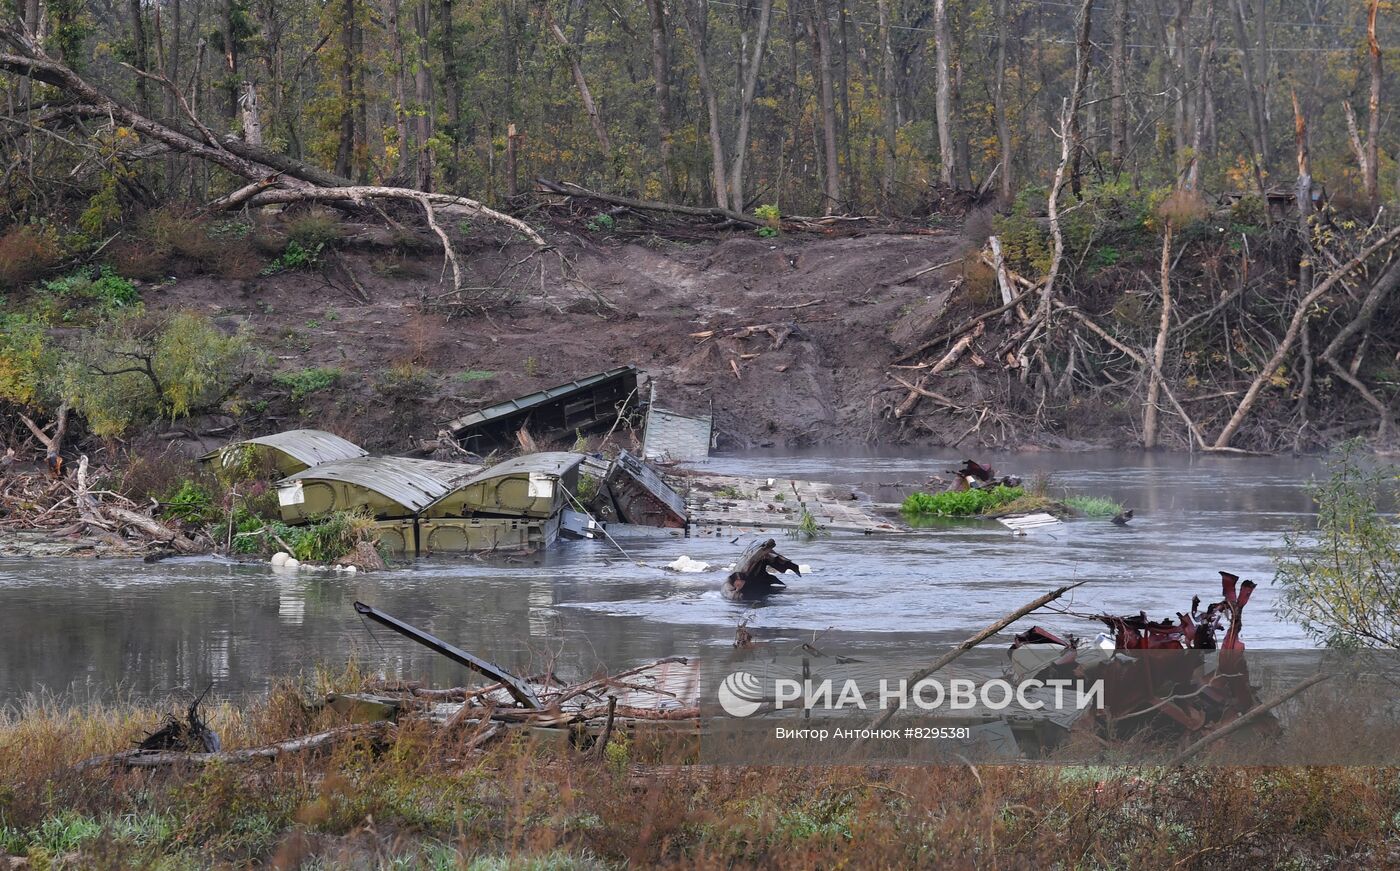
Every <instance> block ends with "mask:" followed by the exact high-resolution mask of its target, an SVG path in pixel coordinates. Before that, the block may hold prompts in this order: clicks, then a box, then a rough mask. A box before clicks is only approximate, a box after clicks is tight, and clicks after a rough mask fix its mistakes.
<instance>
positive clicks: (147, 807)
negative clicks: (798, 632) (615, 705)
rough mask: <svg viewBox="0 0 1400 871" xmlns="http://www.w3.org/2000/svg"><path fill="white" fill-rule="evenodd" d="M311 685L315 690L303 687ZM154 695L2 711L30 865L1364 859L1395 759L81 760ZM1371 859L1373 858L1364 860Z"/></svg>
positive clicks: (14, 819) (284, 704)
mask: <svg viewBox="0 0 1400 871" xmlns="http://www.w3.org/2000/svg"><path fill="white" fill-rule="evenodd" d="M363 681H364V677H363V675H361V674H360V673H359V672H357V671H355V670H354V669H350V670H347V671H345V672H326V673H322V674H321V675H319V676H317V677H316V678H314V679H308V680H307V681H305V682H288V683H285V684H282V685H280V686H279V687H278V688H277V689H276V690H274V691H273V692H271V693H269V694H268V695H266V696H263V697H260V698H256V699H252V700H250V701H248V702H247V703H245V704H242V705H231V704H219V705H214V706H211V708H210V711H209V719H210V721H211V722H212V724H213V725H214V727H215V728H216V729H217V730H218V731H219V732H220V734H221V735H222V736H223V737H224V743H225V746H226V747H229V748H238V747H244V746H250V745H256V744H262V743H268V742H271V741H275V740H282V739H285V738H289V737H292V736H295V735H300V734H306V733H307V732H310V731H313V730H319V729H322V728H327V727H331V726H334V725H337V724H338V723H339V722H340V721H339V720H337V717H338V715H337V714H335V713H334V712H333V711H330V710H329V709H326V708H317V707H316V706H314V705H309V704H308V702H309V701H312V700H314V699H315V698H316V696H317V694H319V693H320V692H322V691H324V690H325V689H327V688H328V687H332V686H333V687H335V688H338V689H342V690H343V689H352V688H356V687H358V686H363ZM313 691H314V692H313ZM164 712H165V707H164V706H145V705H142V704H139V703H135V702H120V703H113V704H111V705H99V704H90V705H76V706H67V705H64V704H63V703H61V702H60V701H58V700H55V699H53V698H52V697H50V698H43V699H40V698H32V699H30V700H28V701H26V702H24V703H22V704H19V705H15V706H12V707H10V708H9V709H7V710H5V711H4V712H3V713H0V850H3V851H6V852H9V853H13V854H18V855H23V856H26V857H28V858H30V860H31V867H35V868H38V867H52V866H53V865H55V864H58V863H56V862H55V859H57V858H58V857H66V858H65V859H64V862H63V863H62V864H63V865H64V866H65V867H83V868H132V867H141V868H208V867H246V866H249V865H253V864H268V865H274V866H276V867H283V868H292V867H303V868H345V867H362V868H443V869H448V868H460V867H467V868H479V869H483V871H486V869H505V868H511V869H515V868H538V869H600V868H622V867H675V868H696V869H718V868H735V867H760V866H761V867H772V868H811V867H935V866H936V867H957V868H961V867H991V866H994V865H996V866H1000V867H1007V868H1020V867H1065V868H1071V867H1074V868H1090V867H1093V868H1109V867H1112V868H1160V867H1177V866H1179V867H1188V868H1233V867H1244V866H1248V867H1278V866H1280V865H1283V864H1287V865H1289V867H1336V866H1346V867H1367V866H1370V867H1374V866H1375V865H1376V864H1377V857H1385V856H1390V855H1392V853H1391V852H1390V851H1391V850H1392V848H1393V843H1394V842H1393V838H1394V832H1395V820H1396V819H1397V813H1400V772H1397V771H1396V770H1393V769H1380V768H1375V769H1368V768H1326V769H1322V768H1319V769H1306V768H1249V769H1246V768H1219V767H1216V768H1179V769H1163V768H1149V767H1136V768H1122V769H1118V768H1111V767H1087V766H1080V767H1064V768H1055V767H1049V766H1014V765H1006V766H980V767H977V768H974V767H973V766H971V765H957V766H926V767H917V768H916V767H884V768H879V767H835V766H811V767H799V766H790V767H776V766H770V767H758V768H740V767H707V766H690V765H687V764H685V759H686V757H685V756H683V755H678V754H677V753H675V752H674V751H673V750H672V749H669V748H670V745H667V744H665V743H651V742H649V741H648V739H646V738H645V737H644V736H642V735H634V736H632V737H631V738H630V739H629V740H627V741H626V742H619V743H618V745H617V747H616V752H612V751H613V749H614V748H613V747H610V748H609V751H610V752H609V753H607V754H605V758H603V759H599V758H597V757H596V756H594V755H592V754H587V755H585V754H582V753H579V752H577V751H574V750H572V749H570V748H569V747H568V746H567V744H565V743H562V742H554V741H542V740H532V739H529V738H525V737H520V738H518V739H507V740H505V741H501V742H497V743H495V744H492V745H489V746H488V748H487V749H486V750H485V751H471V750H468V749H467V748H466V742H467V741H469V740H470V739H471V738H472V736H473V730H472V729H470V728H467V729H462V730H446V729H439V728H429V727H428V726H426V725H425V724H423V723H421V722H411V721H404V722H402V723H400V725H399V726H398V729H397V730H396V732H395V733H394V734H393V735H392V737H391V738H390V739H388V743H387V744H386V745H385V746H381V747H376V746H372V745H370V744H368V743H364V744H352V745H342V746H339V747H337V748H336V749H334V750H331V751H328V752H325V753H322V754H319V755H310V754H303V755H297V756H288V757H283V758H280V759H278V760H276V761H273V762H266V763H259V764H257V765H246V766H240V765H226V766H208V767H203V768H200V767H188V768H170V769H165V770H160V771H156V772H137V771H123V770H117V769H112V770H104V769H100V768H93V769H86V770H77V769H74V768H73V763H75V762H77V761H79V760H81V759H83V758H85V757H87V756H90V755H93V754H95V753H106V752H112V751H116V750H121V749H125V748H127V747H130V746H131V741H132V740H133V739H134V738H136V737H139V736H140V734H141V733H142V732H143V731H144V730H145V729H148V728H151V727H152V726H154V725H155V724H156V722H158V720H159V718H160V715H161V714H163V713H164ZM1379 864H1382V865H1384V864H1386V862H1385V861H1380V862H1379Z"/></svg>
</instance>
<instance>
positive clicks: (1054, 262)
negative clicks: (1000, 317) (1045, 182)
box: [1037, 0, 1094, 338]
mask: <svg viewBox="0 0 1400 871" xmlns="http://www.w3.org/2000/svg"><path fill="white" fill-rule="evenodd" d="M1093 5H1094V0H1084V3H1083V5H1081V6H1080V8H1079V19H1078V21H1079V26H1080V28H1081V30H1083V29H1087V28H1088V26H1089V15H1090V11H1091V9H1092V8H1093ZM1087 75H1088V74H1087V72H1086V71H1085V70H1084V67H1083V65H1082V64H1081V65H1078V66H1077V69H1076V72H1075V75H1074V89H1073V90H1072V91H1070V96H1069V99H1068V100H1066V101H1065V103H1064V108H1063V111H1062V112H1061V113H1060V130H1059V137H1060V162H1059V164H1058V165H1056V167H1055V181H1054V183H1053V184H1051V186H1050V198H1049V203H1048V209H1047V210H1048V211H1049V213H1050V235H1051V237H1052V239H1053V240H1054V249H1053V252H1052V254H1051V257H1050V269H1049V270H1048V271H1047V272H1046V275H1045V287H1044V288H1043V289H1042V290H1041V297H1040V299H1041V302H1040V312H1039V314H1038V315H1037V317H1038V318H1039V320H1040V322H1041V325H1042V326H1043V327H1044V329H1045V334H1046V336H1047V338H1048V337H1049V336H1051V335H1053V331H1052V330H1051V328H1050V318H1051V314H1052V312H1053V306H1054V303H1055V282H1056V280H1057V279H1058V278H1059V274H1060V266H1061V264H1062V262H1063V260H1064V256H1065V236H1064V232H1063V231H1062V229H1061V227H1060V191H1061V190H1062V189H1063V188H1064V186H1065V175H1066V174H1067V173H1068V172H1069V166H1070V160H1071V156H1072V152H1073V150H1074V148H1075V144H1074V142H1073V135H1072V133H1071V131H1072V130H1073V129H1074V125H1073V123H1072V122H1071V119H1072V118H1073V117H1074V116H1075V115H1077V114H1078V113H1079V104H1080V102H1081V101H1082V100H1083V99H1084V81H1085V79H1086V78H1087Z"/></svg>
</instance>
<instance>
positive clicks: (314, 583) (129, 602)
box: [0, 449, 1322, 700]
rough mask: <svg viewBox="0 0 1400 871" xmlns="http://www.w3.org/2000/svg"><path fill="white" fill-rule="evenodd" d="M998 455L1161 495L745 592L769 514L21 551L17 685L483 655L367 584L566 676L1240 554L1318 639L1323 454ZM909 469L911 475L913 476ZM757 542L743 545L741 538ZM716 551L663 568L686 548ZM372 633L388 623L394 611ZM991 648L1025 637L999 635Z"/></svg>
mask: <svg viewBox="0 0 1400 871" xmlns="http://www.w3.org/2000/svg"><path fill="white" fill-rule="evenodd" d="M961 458H962V454H960V453H957V452H953V451H947V450H940V451H936V452H924V453H919V454H915V453H910V452H902V453H901V452H867V451H864V450H859V449H858V450H855V451H850V452H839V451H835V450H832V449H825V450H822V451H820V452H815V451H814V452H806V453H792V452H787V453H783V454H764V453H749V454H745V455H742V456H725V457H716V458H714V459H713V460H712V461H711V462H710V463H709V464H708V466H707V471H715V472H722V473H729V474H742V475H751V476H754V477H769V476H771V477H794V478H806V479H811V480H819V481H832V482H840V483H850V484H853V485H855V486H856V487H857V488H858V489H860V490H862V491H864V492H866V493H869V494H870V495H871V496H872V497H873V498H875V499H876V500H877V501H881V502H895V501H898V499H899V498H900V497H901V496H902V495H903V493H904V492H907V489H908V488H909V487H911V486H918V485H921V484H922V483H923V482H924V481H926V480H927V479H928V478H929V477H930V476H932V475H935V474H938V473H940V472H941V471H942V470H943V469H947V468H952V467H954V466H956V465H957V464H958V462H959V461H960V460H961ZM978 459H981V460H983V461H986V462H990V463H992V464H993V465H994V466H996V468H997V470H998V473H1011V474H1019V475H1021V476H1022V477H1024V478H1026V479H1027V480H1029V479H1030V478H1031V476H1032V475H1034V474H1035V473H1036V472H1038V471H1043V472H1047V473H1049V474H1050V475H1051V479H1052V482H1053V483H1052V495H1060V494H1061V492H1062V491H1063V490H1068V492H1070V493H1076V494H1084V495H1093V496H1106V497H1109V498H1112V499H1115V500H1117V501H1119V502H1121V503H1123V504H1124V505H1126V506H1129V507H1132V508H1134V509H1136V511H1137V518H1136V519H1135V520H1134V521H1133V522H1132V523H1131V524H1130V525H1129V526H1128V527H1126V528H1120V527H1116V526H1114V525H1112V524H1110V523H1108V522H1107V521H1106V520H1079V521H1072V522H1070V523H1067V524H1064V525H1062V526H1059V527H1055V528H1052V529H1050V530H1047V531H1038V532H1033V533H1031V534H1030V535H1028V536H1025V537H1013V536H1011V535H1010V534H1009V533H1008V532H1007V530H1006V529H1005V528H1004V527H1002V526H1001V525H1000V524H996V523H970V524H969V523H939V524H937V525H934V526H932V527H930V528H927V529H923V530H919V531H917V532H914V533H909V534H903V535H897V536H872V537H865V536H853V535H846V534H836V535H832V536H830V537H823V538H818V539H815V540H812V541H797V540H794V539H789V538H787V537H785V536H784V534H783V532H782V531H781V530H773V531H771V532H770V533H768V534H762V533H760V534H759V536H761V537H774V538H777V539H778V542H779V550H780V551H781V552H783V553H784V554H785V555H787V556H789V557H790V558H792V559H793V560H795V561H796V562H798V563H801V564H804V565H809V566H811V567H812V571H811V572H810V573H809V574H805V575H804V576H803V577H802V578H789V580H788V582H789V592H787V593H785V594H783V595H780V596H777V597H775V598H774V599H773V600H771V601H770V602H768V603H765V604H762V605H745V604H737V603H731V602H727V601H725V600H724V599H722V598H720V596H719V592H718V588H719V584H720V581H721V580H722V578H723V572H722V571H719V570H718V569H720V568H722V567H724V566H727V565H728V564H729V563H731V562H733V561H734V560H735V559H736V558H737V557H738V555H739V554H740V553H742V551H743V549H744V548H745V547H746V546H748V544H749V543H751V542H752V540H753V539H754V537H755V535H754V534H749V533H745V534H740V533H735V532H726V534H724V535H722V536H706V537H700V538H689V539H688V538H684V537H680V536H678V535H673V534H671V533H668V532H661V531H648V532H646V533H643V534H632V535H626V536H621V537H620V538H619V544H620V546H621V547H622V548H623V549H624V550H625V551H626V552H627V554H628V555H629V556H630V557H631V558H632V559H634V560H637V561H639V562H641V563H642V564H643V565H637V564H635V563H633V562H631V561H629V560H628V559H627V558H626V557H624V556H623V555H622V554H621V553H619V551H618V548H617V547H615V546H614V545H613V544H611V543H609V542H607V541H606V540H597V541H575V542H564V543H561V544H560V545H559V546H558V547H556V548H555V549H553V550H552V551H549V552H546V553H543V554H538V555H535V556H532V557H526V558H520V559H515V560H499V559H498V560H493V561H489V562H488V561H483V560H477V559H464V558H452V559H430V560H421V561H419V562H418V563H417V564H415V565H413V566H411V567H408V568H402V569H395V570H392V571H387V572H378V573H374V574H358V575H345V574H335V573H330V572H311V571H302V572H292V571H287V570H276V569H272V568H271V567H269V566H266V565H263V564H240V563H234V562H229V561H226V560H223V559H219V558H213V557H209V558H189V559H171V560H166V561H164V562H160V563H156V564H152V565H147V564H144V563H140V562H132V561H84V560H69V559H63V560H59V559H46V560H3V559H0V700H12V699H14V698H16V697H17V696H19V695H22V694H24V693H27V692H30V691H35V690H40V689H47V690H51V691H55V692H71V693H73V694H74V695H75V696H77V697H79V698H84V697H88V696H95V697H101V698H111V697H113V696H115V695H119V694H134V695H138V696H162V695H165V694H167V693H170V692H172V691H174V690H176V689H179V688H190V687H194V688H197V689H202V688H203V686H204V685H205V684H206V683H208V682H210V681H212V682H213V683H214V686H215V691H216V693H218V694H220V695H237V694H240V693H244V692H251V691H257V690H261V689H264V688H266V687H267V686H268V685H269V684H270V683H271V682H273V681H274V680H276V679H278V678H281V677H285V676H288V675H296V674H298V673H309V672H310V671H311V670H312V669H313V668H314V667H315V666H316V664H317V663H326V664H329V665H330V666H332V667H338V666H340V665H342V664H344V662H345V661H346V660H347V659H348V658H349V657H351V656H354V657H356V658H357V659H358V660H359V661H360V662H361V664H362V665H363V666H364V667H365V668H367V669H370V670H374V671H381V670H382V671H384V672H386V673H387V674H389V675H392V676H402V677H406V678H413V679H423V680H428V681H431V682H433V683H436V684H439V685H443V686H448V685H461V684H463V683H468V682H471V676H470V675H469V674H467V673H466V672H465V671H464V670H463V669H462V668H460V667H459V666H457V665H455V664H453V663H451V662H448V661H447V660H445V659H443V658H441V657H438V656H435V655H434V654H432V653H430V652H428V651H427V650H424V649H423V648H421V647H419V646H417V645H415V644H413V643H412V642H409V641H407V640H406V639H402V638H400V637H398V636H396V635H394V634H393V633H391V632H389V631H388V630H386V629H383V628H380V627H376V626H367V625H366V624H364V623H362V622H361V621H360V619H359V618H358V617H357V616H356V615H355V614H354V611H353V610H352V608H351V603H352V602H353V601H355V600H356V599H360V600H363V601H365V602H368V603H370V604H373V605H375V606H377V607H379V608H381V609H383V610H385V611H388V612H389V613H391V614H394V615H395V616H398V617H400V618H402V619H404V620H407V621H409V622H410V623H413V624H415V625H417V626H419V627H420V628H423V629H425V630H427V631H430V632H433V633H435V634H437V635H439V636H440V637H442V638H443V639H445V640H448V641H451V642H453V643H455V644H457V645H459V646H461V647H463V648H466V649H468V650H470V651H472V652H474V653H477V654H479V655H481V656H484V657H486V658H488V659H492V660H494V661H496V662H497V663H499V664H501V665H503V666H505V667H507V668H513V669H516V670H518V671H521V672H535V671H542V670H544V669H546V668H550V667H552V668H553V669H554V670H555V671H556V672H557V673H559V674H560V675H562V676H566V677H567V676H569V675H578V674H584V673H592V672H593V671H595V670H596V669H598V668H600V667H606V668H609V669H619V668H623V667H625V666H627V665H629V664H632V663H635V662H638V661H643V660H648V659H652V658H655V657H660V656H665V655H670V654H682V655H689V654H694V653H696V652H697V651H705V652H712V653H713V655H715V656H722V655H724V654H725V653H726V651H727V650H728V649H729V648H730V646H731V644H732V641H733V638H734V628H735V625H736V624H737V623H738V622H739V621H740V620H741V619H743V618H744V617H745V616H748V617H749V627H750V630H751V631H752V632H753V633H754V635H755V637H756V638H758V639H759V640H766V641H772V642H775V643H776V644H779V645H788V644H792V645H796V644H798V643H801V642H804V641H808V642H810V641H815V644H816V645H817V646H818V647H819V648H821V649H822V650H823V651H826V652H837V653H858V654H862V655H866V656H869V655H872V654H878V653H880V652H882V651H883V652H889V653H898V654H900V655H901V656H904V655H908V654H910V653H911V652H914V653H917V652H918V651H921V650H923V649H929V650H934V649H937V648H938V647H939V646H940V645H945V644H947V643H949V642H953V641H957V640H961V639H962V638H964V637H966V636H967V635H969V634H971V633H972V632H974V631H976V630H978V629H981V628H982V627H984V626H986V625H987V624H988V623H991V622H992V621H994V620H996V619H997V618H999V617H1001V616H1002V615H1004V614H1005V613H1007V612H1008V611H1011V610H1013V609H1014V608H1016V607H1018V606H1019V605H1021V604H1024V603H1025V602H1027V601H1029V600H1031V599H1033V598H1035V597H1036V596H1038V595H1040V594H1041V593H1043V592H1046V591H1048V590H1051V589H1053V588H1055V587H1058V586H1061V585H1063V584H1065V583H1068V582H1071V581H1076V580H1085V581H1087V583H1086V584H1085V585H1084V586H1083V587H1080V588H1079V589H1078V590H1076V591H1074V593H1073V594H1072V597H1067V598H1066V599H1065V600H1062V602H1061V603H1060V604H1061V605H1063V607H1064V608H1066V609H1067V610H1069V611H1073V612H1078V613H1096V612H1100V611H1105V612H1109V613H1121V614H1132V613H1137V612H1138V611H1139V610H1145V611H1146V612H1147V613H1148V615H1149V616H1152V617H1154V618H1164V617H1174V616H1175V615H1176V613H1177V612H1178V611H1184V610H1186V609H1187V608H1188V607H1189V605H1190V602H1191V596H1192V595H1195V594H1199V595H1200V596H1201V597H1202V599H1205V600H1212V599H1214V598H1217V597H1218V596H1219V594H1220V582H1219V576H1218V574H1217V572H1218V571H1220V570H1227V571H1231V572H1234V573H1236V574H1238V575H1241V576H1242V577H1245V578H1251V579H1253V580H1255V581H1258V582H1259V584H1260V588H1259V590H1258V592H1257V593H1256V594H1255V597H1254V599H1253V600H1251V602H1250V604H1249V607H1248V609H1247V610H1246V611H1245V619H1244V625H1245V631H1244V638H1245V641H1246V643H1248V644H1249V646H1250V647H1253V648H1256V649H1259V648H1266V647H1267V648H1280V647H1305V646H1310V645H1309V642H1308V640H1307V638H1306V637H1305V636H1304V635H1303V634H1302V632H1301V631H1300V630H1299V629H1298V628H1297V627H1296V626H1293V625H1291V624H1288V623H1285V622H1282V621H1281V620H1280V619H1279V617H1278V616H1277V615H1276V614H1275V613H1274V603H1275V602H1276V600H1277V598H1278V597H1277V591H1276V589H1275V588H1274V587H1273V586H1272V583H1271V582H1272V579H1273V550H1274V549H1275V548H1277V547H1278V546H1279V544H1280V543H1281V538H1282V534H1283V533H1284V532H1285V531H1287V530H1288V529H1290V528H1292V527H1293V526H1294V525H1296V524H1300V523H1304V522H1306V521H1307V520H1308V519H1309V513H1310V511H1311V502H1310V500H1309V499H1308V496H1307V492H1306V486H1307V484H1308V482H1309V481H1310V479H1312V478H1313V477H1315V476H1318V477H1320V476H1321V475H1322V467H1321V464H1320V463H1319V462H1318V461H1316V460H1306V459H1304V460H1298V459H1291V458H1251V457H1216V456H1212V457H1188V456H1185V455H1176V454H1170V455H1167V454H1163V455H1151V454H1142V453H1139V452H1094V453H1074V454H1063V453H1020V454H1007V455H997V454H979V455H978ZM892 485H902V486H892ZM740 535H741V537H740V538H739V540H738V541H733V539H734V538H735V537H736V536H740ZM682 554H684V555H687V556H689V557H691V558H693V559H697V560H702V561H705V562H709V563H711V564H712V565H714V566H715V568H716V571H712V572H709V573H698V574H677V573H674V572H670V571H666V570H665V569H662V568H661V566H663V565H664V564H666V563H669V562H671V561H672V560H674V559H675V558H676V557H678V556H680V555H682ZM1032 623H1038V624H1040V625H1043V626H1046V627H1047V628H1051V629H1053V630H1055V631H1059V632H1065V633H1074V634H1079V635H1086V634H1093V633H1094V632H1096V631H1098V626H1097V624H1095V623H1093V622H1092V621H1089V620H1086V619H1083V618H1080V617H1075V616H1071V615H1067V614H1059V613H1043V614H1038V615H1036V616H1035V617H1033V618H1028V619H1027V620H1025V621H1023V623H1022V624H1019V626H1018V628H1026V627H1028V626H1030V625H1031V624H1032ZM371 630H372V631H371ZM987 646H988V647H989V648H999V647H1001V646H1002V645H1001V642H998V641H994V642H989V644H988V645H987Z"/></svg>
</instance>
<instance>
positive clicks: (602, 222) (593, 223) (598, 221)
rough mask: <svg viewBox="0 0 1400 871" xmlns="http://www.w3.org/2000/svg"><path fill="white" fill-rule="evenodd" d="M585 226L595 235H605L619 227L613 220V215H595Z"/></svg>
mask: <svg viewBox="0 0 1400 871" xmlns="http://www.w3.org/2000/svg"><path fill="white" fill-rule="evenodd" d="M584 226H586V227H587V228H588V229H590V230H592V231H593V232H594V233H603V232H607V231H608V230H612V229H615V228H616V227H617V221H616V220H614V219H613V216H612V215H609V214H601V213H600V214H597V215H594V216H593V217H592V218H591V219H590V220H589V222H588V223H587V224H585V225H584Z"/></svg>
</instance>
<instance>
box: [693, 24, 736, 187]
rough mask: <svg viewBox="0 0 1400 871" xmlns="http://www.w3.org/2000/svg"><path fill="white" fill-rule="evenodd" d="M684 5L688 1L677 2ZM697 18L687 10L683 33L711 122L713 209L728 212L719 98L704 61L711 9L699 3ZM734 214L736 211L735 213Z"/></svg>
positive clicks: (727, 182)
mask: <svg viewBox="0 0 1400 871" xmlns="http://www.w3.org/2000/svg"><path fill="white" fill-rule="evenodd" d="M680 2H682V3H687V2H688V0H680ZM699 5H700V14H699V17H698V18H697V17H692V15H691V14H690V10H689V7H688V6H687V7H686V14H685V15H684V16H682V18H683V20H684V21H685V30H686V33H687V34H688V35H689V36H690V43H691V48H692V49H694V52H695V73H696V75H697V76H698V77H699V79H700V93H701V95H702V96H703V97H704V99H705V114H706V115H707V116H709V122H710V175H711V180H712V183H713V186H714V192H715V205H716V206H718V207H719V208H721V209H727V208H729V207H730V206H729V181H728V175H727V173H726V172H725V163H726V161H725V157H724V137H723V136H721V135H720V127H719V98H718V97H717V96H716V94H715V86H714V81H713V79H711V77H710V62H709V59H708V57H706V51H707V50H708V48H709V46H708V42H709V40H708V38H707V34H708V32H709V22H708V18H709V14H710V6H709V3H707V2H705V0H700V4H699ZM742 208H743V203H740V204H739V209H740V210H741V209H742ZM736 211H737V210H736Z"/></svg>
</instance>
